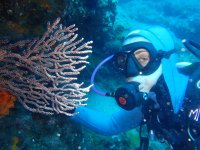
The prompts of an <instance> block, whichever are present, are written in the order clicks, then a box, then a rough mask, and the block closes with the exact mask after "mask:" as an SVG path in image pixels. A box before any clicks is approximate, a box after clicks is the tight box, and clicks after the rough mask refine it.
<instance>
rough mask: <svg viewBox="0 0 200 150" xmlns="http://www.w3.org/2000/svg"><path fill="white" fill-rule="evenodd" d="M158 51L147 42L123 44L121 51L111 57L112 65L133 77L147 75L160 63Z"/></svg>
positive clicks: (127, 75)
mask: <svg viewBox="0 0 200 150" xmlns="http://www.w3.org/2000/svg"><path fill="white" fill-rule="evenodd" d="M157 54H158V52H157V51H156V50H155V48H154V47H153V45H152V44H151V43H148V42H138V43H132V44H128V45H125V46H123V48H122V52H118V53H117V54H115V55H114V57H113V64H114V67H115V68H116V69H117V70H119V71H120V72H122V73H123V74H125V76H126V77H134V76H137V75H140V74H143V75H149V74H151V73H153V72H154V71H156V69H157V68H158V67H159V65H160V59H159V57H157V56H158V55H157Z"/></svg>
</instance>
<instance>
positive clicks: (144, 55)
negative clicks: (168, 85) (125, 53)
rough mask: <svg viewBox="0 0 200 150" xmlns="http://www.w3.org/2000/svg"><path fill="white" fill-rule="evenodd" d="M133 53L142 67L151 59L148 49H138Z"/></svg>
mask: <svg viewBox="0 0 200 150" xmlns="http://www.w3.org/2000/svg"><path fill="white" fill-rule="evenodd" d="M133 55H134V57H135V58H136V60H137V61H138V63H139V64H140V65H141V66H142V67H145V66H146V65H147V64H148V63H149V61H150V55H149V52H148V51H147V50H146V49H143V48H141V49H138V50H136V51H135V52H134V53H133Z"/></svg>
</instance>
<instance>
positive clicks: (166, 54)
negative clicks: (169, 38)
mask: <svg viewBox="0 0 200 150" xmlns="http://www.w3.org/2000/svg"><path fill="white" fill-rule="evenodd" d="M176 52H177V50H176V49H172V50H170V51H163V50H159V51H158V54H157V56H156V58H158V59H160V60H161V59H162V58H169V57H170V56H171V55H172V54H173V53H176Z"/></svg>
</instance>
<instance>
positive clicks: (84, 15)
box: [0, 0, 200, 150]
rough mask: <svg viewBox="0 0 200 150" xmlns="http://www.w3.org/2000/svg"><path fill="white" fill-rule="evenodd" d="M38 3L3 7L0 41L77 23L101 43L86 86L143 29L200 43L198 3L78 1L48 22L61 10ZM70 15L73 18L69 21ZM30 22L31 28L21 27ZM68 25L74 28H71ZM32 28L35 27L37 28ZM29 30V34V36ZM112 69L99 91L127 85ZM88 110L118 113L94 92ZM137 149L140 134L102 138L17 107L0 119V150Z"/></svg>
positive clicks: (194, 0) (186, 56)
mask: <svg viewBox="0 0 200 150" xmlns="http://www.w3.org/2000/svg"><path fill="white" fill-rule="evenodd" d="M34 2H35V3H33V4H32V5H31V6H29V7H26V5H23V7H18V3H16V5H15V4H12V5H11V6H9V5H8V4H5V3H3V2H0V12H4V13H2V15H0V21H5V20H6V19H8V20H6V21H5V23H4V25H1V26H0V28H1V31H0V36H2V37H4V38H5V37H6V38H9V39H11V40H13V38H16V37H17V39H22V38H24V37H34V33H35V32H37V31H39V32H44V28H42V27H44V26H45V23H46V20H48V19H52V18H56V17H62V19H63V22H64V23H66V24H67V25H68V24H71V23H76V25H77V26H78V27H79V31H80V34H81V36H84V35H87V37H86V39H89V40H93V39H95V40H96V41H97V42H96V43H94V44H93V49H94V52H93V54H92V55H91V58H90V61H91V62H90V64H89V65H88V66H87V71H86V72H84V73H85V74H83V75H81V79H83V80H84V82H86V83H89V80H90V76H91V73H92V71H93V70H94V68H95V67H96V65H97V64H98V63H100V62H101V60H103V59H105V58H106V57H107V56H109V55H111V54H113V53H115V52H117V51H118V50H119V49H120V48H121V44H122V41H123V39H124V36H125V35H126V34H127V33H128V32H130V31H132V30H134V29H138V28H141V27H142V26H145V25H149V24H150V25H161V26H164V27H166V28H168V29H170V30H171V31H172V32H174V33H175V35H176V36H177V37H178V38H179V39H183V38H187V39H193V40H196V41H197V42H200V28H199V27H200V2H199V1H198V0H190V1H183V0H173V1H172V0H163V1H161V0H118V2H117V3H114V4H116V5H114V4H113V3H112V2H115V1H114V0H113V1H112V0H111V1H110V0H107V1H106V0H98V1H97V0H96V1H95V0H90V1H89V0H88V1H87V2H85V1H81V0H80V1H75V2H74V1H73V2H74V3H73V4H74V5H72V1H70V2H71V3H69V2H68V3H62V4H63V5H66V10H65V11H63V12H62V11H61V12H60V11H58V12H56V13H55V14H54V16H53V15H52V16H49V13H51V12H52V11H56V10H60V9H61V8H60V7H61V6H62V4H60V5H59V6H57V7H56V8H54V9H50V8H51V7H47V6H48V5H47V4H48V3H42V2H40V1H34ZM51 2H52V4H53V5H56V4H57V5H58V3H57V2H56V1H55V2H54V1H51ZM38 3H39V4H38ZM36 4H38V5H36ZM83 5H84V7H83V8H82V7H81V6H83ZM115 6H116V7H115ZM13 7H14V8H15V9H14V8H13ZM43 7H44V8H45V10H43V11H38V12H39V14H41V18H40V15H37V16H34V12H36V11H37V10H38V9H41V8H43ZM19 8H21V9H22V8H23V10H20V9H19ZM52 8H53V7H52ZM4 9H5V10H4ZM24 10H26V11H29V10H30V11H29V12H31V13H30V14H31V15H30V14H29V13H27V14H26V13H24V12H26V11H24ZM6 12H7V13H6ZM20 12H21V13H20ZM22 12H23V13H22ZM14 13H17V15H14ZM67 13H69V14H68V16H67ZM25 14H26V15H25ZM29 15H30V16H32V17H33V18H31V20H28V18H30V16H29ZM45 17H47V18H45ZM18 18H19V19H21V20H18ZM34 18H36V19H35V20H39V21H41V20H44V23H43V24H42V25H41V26H42V27H41V26H36V25H35V24H37V21H35V20H34V21H33V20H32V19H34ZM102 18H103V19H102ZM26 19H27V20H28V21H27V22H28V23H29V24H28V25H26V24H25V25H24V24H23V23H24V22H26ZM70 19H71V20H72V22H70V23H69V22H68V20H70ZM82 19H83V20H82ZM53 20H54V19H52V20H50V21H53ZM15 21H16V22H15ZM31 25H35V28H33V27H32V26H31ZM24 26H25V27H24ZM23 27H24V28H25V29H26V30H25V29H24V28H23ZM30 28H31V29H35V30H31V29H30ZM22 29H24V30H22ZM28 29H30V32H28V31H27V30H28ZM4 30H6V31H5V32H4ZM7 30H10V31H7ZM15 30H17V31H18V32H20V33H18V32H16V31H15ZM22 31H23V32H22ZM5 33H6V36H5ZM8 33H10V34H8ZM7 34H8V35H7ZM17 34H19V35H18V36H17ZM28 34H30V35H28ZM35 34H36V33H35ZM36 35H42V34H41V33H40V34H39V33H37V34H36ZM97 58H98V59H97ZM0 60H1V59H0ZM180 60H182V61H194V60H195V58H194V57H193V56H192V55H190V54H188V53H181V54H180ZM110 66H111V65H105V66H103V69H102V70H101V73H100V74H98V76H97V77H96V78H97V80H95V85H96V86H98V88H99V89H102V90H105V91H110V90H111V91H113V90H115V89H117V88H118V87H119V86H120V85H122V84H123V83H125V81H124V78H121V77H120V74H119V75H118V74H115V73H114V72H113V70H112V69H110V68H109V67H110ZM81 82H82V81H81ZM87 85H88V84H86V86H87ZM87 104H88V106H87V107H89V108H91V109H94V110H97V111H101V112H104V113H105V114H112V113H114V112H116V111H118V110H119V109H120V107H119V106H118V105H117V104H116V102H115V99H114V98H112V97H105V96H100V95H98V94H96V93H95V92H94V91H90V92H89V93H88V102H87ZM99 119H101V118H99ZM153 144H154V145H153V148H152V149H153V150H158V149H159V150H160V149H164V148H165V149H166V145H162V144H161V143H159V142H158V143H156V142H155V143H153ZM138 145H139V139H138V128H137V129H133V130H131V131H127V132H124V133H122V134H120V135H116V136H108V137H107V136H102V135H100V134H97V133H95V132H93V131H91V130H90V129H88V128H85V127H83V126H82V125H81V124H78V123H75V122H73V121H71V120H70V117H67V116H64V115H59V114H55V115H53V116H44V115H41V114H37V113H31V112H29V111H28V110H26V109H25V108H24V107H23V106H22V105H21V104H20V103H19V102H18V101H17V102H16V104H15V108H13V109H12V110H11V111H10V113H9V115H7V116H4V117H2V118H0V150H5V149H12V150H18V149H22V150H47V149H49V150H54V149H55V150H57V149H58V150H80V149H83V150H104V149H105V150H133V149H136V147H138Z"/></svg>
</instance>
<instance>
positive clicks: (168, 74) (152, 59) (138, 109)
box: [72, 26, 200, 150]
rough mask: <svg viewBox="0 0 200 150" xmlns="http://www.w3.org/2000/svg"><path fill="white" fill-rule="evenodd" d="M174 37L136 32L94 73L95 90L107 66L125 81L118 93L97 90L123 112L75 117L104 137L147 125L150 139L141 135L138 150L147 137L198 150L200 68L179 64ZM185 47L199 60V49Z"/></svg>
mask: <svg viewBox="0 0 200 150" xmlns="http://www.w3.org/2000/svg"><path fill="white" fill-rule="evenodd" d="M175 41H176V37H175V36H174V35H173V34H172V33H171V32H170V31H168V30H167V29H165V28H163V27H160V26H149V27H146V28H144V29H141V30H134V31H132V32H131V33H129V34H128V35H127V37H126V38H125V40H124V43H123V45H122V48H121V50H120V52H118V53H116V54H114V55H111V56H109V57H108V58H106V59H105V60H103V61H102V62H101V63H100V64H99V65H98V66H97V68H96V69H95V70H94V72H93V75H92V77H91V84H94V78H95V76H96V73H97V71H98V70H99V68H100V67H101V66H102V65H104V64H105V63H107V62H112V63H113V66H115V68H116V69H117V70H119V71H120V72H121V73H122V74H123V75H124V76H125V77H126V84H125V85H124V86H123V87H120V88H118V89H117V90H116V91H115V92H114V93H112V92H102V91H100V90H97V88H96V85H95V84H94V86H93V90H94V91H95V92H96V93H97V94H100V95H104V96H112V97H114V98H115V100H116V102H117V104H118V105H119V106H120V107H121V109H120V111H118V112H116V113H113V114H111V115H108V114H104V113H103V112H99V111H95V110H92V109H89V108H87V107H79V108H76V110H75V112H79V113H78V114H77V115H75V116H74V117H72V119H73V120H76V121H77V122H80V123H82V124H83V125H85V126H87V127H88V128H90V129H93V130H94V131H96V132H98V133H100V134H103V135H115V134H119V133H121V132H124V131H127V130H130V129H133V128H136V127H138V126H140V129H141V130H142V126H143V125H146V126H147V129H148V133H149V135H148V136H147V137H143V136H142V135H141V132H142V131H140V149H141V150H145V149H148V143H149V137H150V135H151V134H155V135H156V137H157V138H158V139H159V138H164V139H166V140H167V141H168V143H170V145H171V148H172V149H175V150H180V149H182V150H190V149H191V150H192V149H198V148H199V145H200V144H199V139H200V138H199V137H200V123H199V122H198V118H199V114H200V65H199V63H198V62H196V63H184V65H182V64H180V63H179V64H177V49H176V47H175ZM183 44H184V45H185V47H186V48H187V49H188V50H190V51H191V52H192V53H193V54H194V55H195V56H197V57H198V58H200V50H199V49H200V45H198V44H197V43H195V42H193V41H188V40H184V41H183Z"/></svg>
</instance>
